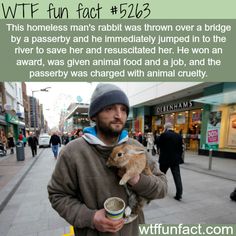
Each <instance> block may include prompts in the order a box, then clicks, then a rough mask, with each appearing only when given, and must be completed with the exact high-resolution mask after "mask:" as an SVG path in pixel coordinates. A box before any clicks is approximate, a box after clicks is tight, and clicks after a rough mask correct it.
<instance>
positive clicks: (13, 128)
mask: <svg viewBox="0 0 236 236" xmlns="http://www.w3.org/2000/svg"><path fill="white" fill-rule="evenodd" d="M6 122H7V134H8V133H12V134H13V137H14V139H15V140H18V136H19V133H20V132H21V131H22V130H23V129H24V127H25V123H24V122H22V121H20V120H19V118H18V116H16V115H14V114H10V113H7V114H6Z"/></svg>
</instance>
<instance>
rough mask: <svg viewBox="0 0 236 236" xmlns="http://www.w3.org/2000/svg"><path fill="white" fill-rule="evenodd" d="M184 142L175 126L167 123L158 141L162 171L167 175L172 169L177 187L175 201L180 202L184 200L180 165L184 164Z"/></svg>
mask: <svg viewBox="0 0 236 236" xmlns="http://www.w3.org/2000/svg"><path fill="white" fill-rule="evenodd" d="M182 145H183V140H182V137H181V135H179V134H177V133H175V132H174V131H173V125H172V124H171V123H166V124H165V125H164V132H163V133H162V134H161V135H160V136H159V138H158V139H157V148H159V149H160V156H159V163H160V170H161V171H162V172H163V173H166V172H167V170H168V169H169V168H170V169H171V173H172V175H173V178H174V182H175V186H176V195H175V197H174V198H175V199H176V200H178V201H180V200H181V198H182V193H183V187H182V181H181V175H180V168H179V164H182V163H183V160H182V152H183V146H182Z"/></svg>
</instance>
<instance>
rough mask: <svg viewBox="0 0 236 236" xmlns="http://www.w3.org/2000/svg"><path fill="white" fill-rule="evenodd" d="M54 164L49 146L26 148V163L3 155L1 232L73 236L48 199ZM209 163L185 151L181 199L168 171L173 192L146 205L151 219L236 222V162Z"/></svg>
mask: <svg viewBox="0 0 236 236" xmlns="http://www.w3.org/2000/svg"><path fill="white" fill-rule="evenodd" d="M155 158H157V157H155ZM55 163H56V161H55V160H54V158H53V154H52V151H51V149H50V148H46V149H38V155H37V156H36V157H34V158H33V157H31V152H30V149H29V147H26V148H25V160H24V161H17V160H16V156H15V155H9V154H8V155H7V156H6V157H4V158H0V235H3V236H41V235H42V236H47V235H48V236H54V235H55V236H62V235H71V236H72V234H70V230H71V229H70V225H69V224H68V223H67V222H66V221H65V220H64V219H62V218H61V217H60V216H59V215H58V214H57V213H56V212H55V211H54V210H53V209H52V208H51V206H50V203H49V201H48V196H47V189H46V186H47V183H48V181H49V179H50V176H51V174H52V171H53V169H54V167H55ZM208 166H209V157H206V156H199V155H197V153H194V152H186V155H185V163H184V164H183V165H181V175H182V180H183V188H184V194H183V199H182V201H180V202H179V201H176V200H175V199H174V198H173V196H174V195H175V186H174V181H173V177H172V176H171V173H170V171H168V172H167V178H168V195H167V197H165V198H164V199H160V200H154V201H152V202H151V203H150V204H149V205H147V206H145V208H144V214H145V218H146V223H163V224H164V223H168V224H172V223H173V224H174V223H186V224H196V223H208V224H219V223H221V224H235V222H236V202H233V201H231V200H230V199H229V194H230V192H232V191H233V189H234V188H235V187H236V171H235V170H236V160H232V159H224V158H216V157H213V159H212V169H211V170H209V169H208Z"/></svg>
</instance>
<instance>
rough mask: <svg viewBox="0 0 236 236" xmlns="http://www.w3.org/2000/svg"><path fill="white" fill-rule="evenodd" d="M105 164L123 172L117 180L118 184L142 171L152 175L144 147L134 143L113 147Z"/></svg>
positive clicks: (122, 183)
mask: <svg viewBox="0 0 236 236" xmlns="http://www.w3.org/2000/svg"><path fill="white" fill-rule="evenodd" d="M107 165H108V166H115V167H117V168H119V169H121V170H123V171H124V172H125V173H124V175H123V176H122V178H121V180H120V182H119V184H120V185H125V184H126V183H127V182H128V181H129V180H130V179H131V178H132V177H134V176H136V175H138V174H141V173H142V172H143V173H144V174H146V175H152V171H151V169H150V167H149V166H148V164H147V158H146V154H145V150H144V148H143V147H139V146H136V145H130V144H122V145H119V146H116V147H114V148H113V150H112V153H111V155H110V157H109V158H108V161H107Z"/></svg>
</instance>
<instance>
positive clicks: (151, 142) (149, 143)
mask: <svg viewBox="0 0 236 236" xmlns="http://www.w3.org/2000/svg"><path fill="white" fill-rule="evenodd" d="M153 148H154V137H153V134H152V133H151V132H148V133H147V151H148V152H149V151H152V149H153Z"/></svg>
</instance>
